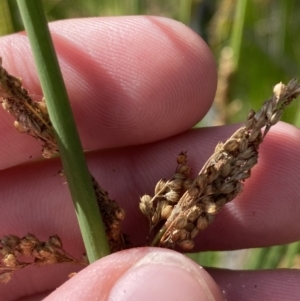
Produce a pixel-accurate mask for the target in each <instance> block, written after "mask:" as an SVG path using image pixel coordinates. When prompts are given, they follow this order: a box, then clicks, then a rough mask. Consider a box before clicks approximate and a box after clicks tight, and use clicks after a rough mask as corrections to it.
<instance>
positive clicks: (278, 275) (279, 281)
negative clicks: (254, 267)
mask: <svg viewBox="0 0 300 301" xmlns="http://www.w3.org/2000/svg"><path fill="white" fill-rule="evenodd" d="M208 272H209V273H210V275H211V276H212V277H213V279H214V280H215V281H216V282H217V284H218V285H219V286H220V289H221V291H222V292H223V293H224V297H225V298H226V300H231V301H240V300H243V301H252V300H264V301H296V300H299V294H300V288H299V281H300V271H299V270H296V269H293V270H288V269H279V270H264V271H230V270H219V269H215V270H214V269H209V270H208Z"/></svg>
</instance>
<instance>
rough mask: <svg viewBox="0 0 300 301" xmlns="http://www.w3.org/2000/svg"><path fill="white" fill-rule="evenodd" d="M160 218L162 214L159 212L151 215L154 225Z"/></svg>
mask: <svg viewBox="0 0 300 301" xmlns="http://www.w3.org/2000/svg"><path fill="white" fill-rule="evenodd" d="M159 220H160V214H159V213H158V212H154V213H153V215H152V217H151V222H152V224H153V225H156V224H157V223H158V222H159Z"/></svg>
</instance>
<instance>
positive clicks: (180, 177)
mask: <svg viewBox="0 0 300 301" xmlns="http://www.w3.org/2000/svg"><path fill="white" fill-rule="evenodd" d="M173 179H186V176H185V175H183V174H181V173H179V172H176V173H175V174H174V175H173Z"/></svg>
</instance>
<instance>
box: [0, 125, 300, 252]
mask: <svg viewBox="0 0 300 301" xmlns="http://www.w3.org/2000/svg"><path fill="white" fill-rule="evenodd" d="M236 128H237V126H236V125H235V126H227V127H215V128H207V129H199V130H193V131H190V132H188V133H185V134H182V135H178V136H176V137H172V138H170V139H167V140H165V141H160V142H159V143H153V144H147V145H143V146H139V147H128V148H122V149H116V150H107V151H102V152H95V153H91V154H89V155H88V162H89V167H90V170H91V172H92V174H93V175H94V176H95V177H96V179H97V180H98V181H99V183H100V185H101V186H102V187H103V188H104V189H105V190H107V191H108V192H109V195H110V197H111V198H112V199H115V200H116V201H117V202H118V203H119V204H120V205H121V207H123V208H124V209H125V210H126V214H127V216H126V218H125V221H124V223H123V226H124V227H123V229H124V232H125V233H127V234H129V236H130V239H131V241H132V242H133V243H134V245H140V246H143V245H145V241H146V237H147V235H148V222H147V220H146V218H145V217H143V216H142V214H141V213H140V211H139V209H138V202H139V197H140V196H142V195H143V194H145V193H148V194H152V195H153V190H154V187H155V184H156V183H157V181H158V180H159V179H161V178H169V177H171V176H172V174H173V173H174V171H175V168H176V162H175V161H176V157H177V155H178V153H179V152H180V151H182V150H188V162H189V164H190V165H191V166H192V168H193V175H194V176H195V175H196V174H197V172H198V171H199V170H200V169H201V167H202V166H203V164H204V163H205V161H206V160H207V158H208V157H209V156H210V155H211V154H212V152H213V150H214V147H215V145H216V143H217V142H219V141H224V140H226V138H227V137H229V136H230V135H231V134H232V133H233V132H234V131H235V130H236ZM299 139H300V131H299V130H298V129H296V128H294V127H292V126H290V125H287V124H285V123H280V124H278V125H277V126H276V127H274V128H273V129H272V131H270V133H269V134H268V136H267V137H266V139H265V141H264V142H263V144H262V146H261V147H260V156H259V162H258V165H257V166H256V167H255V168H254V169H253V172H252V176H251V178H250V179H248V180H247V181H246V183H245V187H244V191H243V192H242V193H241V195H240V196H238V197H237V198H236V199H235V200H233V201H232V202H231V203H229V204H227V205H225V206H224V209H223V210H222V211H221V212H220V213H219V214H218V215H217V216H216V220H215V221H214V222H213V223H212V224H211V225H210V226H209V227H208V229H206V230H205V231H203V232H202V233H200V234H199V235H198V237H197V238H196V247H195V251H196V250H212V249H213V250H227V249H240V248H249V247H259V246H269V245H274V244H284V243H288V242H292V241H296V240H299V239H300V221H299V210H300V209H299V198H300V192H299V189H298V183H299V181H300V178H299V177H300V175H299V172H298V170H299V168H300V166H299V165H300V162H299V160H297V158H298V149H299V142H298V141H299ZM60 168H61V165H60V162H59V160H57V159H55V160H50V161H44V162H36V163H34V164H30V165H24V166H19V167H15V168H11V169H8V170H5V171H2V172H1V183H2V188H1V191H0V199H1V203H0V212H2V213H5V214H4V215H3V217H2V219H1V220H0V229H1V233H2V234H1V235H4V234H8V233H12V234H16V235H20V236H23V235H24V234H26V233H24V231H25V232H27V231H28V232H32V233H34V234H36V235H37V236H38V237H39V238H40V239H47V237H48V236H50V235H54V234H58V235H59V236H60V237H61V238H62V241H63V242H64V244H65V246H66V249H67V251H69V252H71V250H76V252H78V253H76V254H74V256H75V255H76V256H79V255H80V254H82V252H83V247H82V240H81V236H80V232H79V230H78V225H77V221H76V217H75V213H74V209H73V206H72V202H71V199H70V195H69V192H68V187H67V185H66V184H65V185H64V184H63V179H61V178H60V176H58V174H57V171H58V170H60ZM282 175H284V177H283V176H282Z"/></svg>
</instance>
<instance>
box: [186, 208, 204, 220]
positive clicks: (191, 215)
mask: <svg viewBox="0 0 300 301" xmlns="http://www.w3.org/2000/svg"><path fill="white" fill-rule="evenodd" d="M201 212H202V210H201V209H200V208H199V207H198V206H193V207H192V208H191V209H190V210H189V212H188V214H187V216H186V218H187V219H188V221H190V222H194V221H195V220H196V219H197V218H198V217H199V215H200V214H201Z"/></svg>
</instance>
